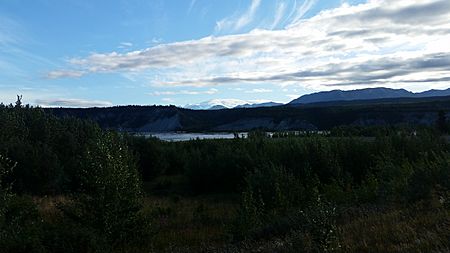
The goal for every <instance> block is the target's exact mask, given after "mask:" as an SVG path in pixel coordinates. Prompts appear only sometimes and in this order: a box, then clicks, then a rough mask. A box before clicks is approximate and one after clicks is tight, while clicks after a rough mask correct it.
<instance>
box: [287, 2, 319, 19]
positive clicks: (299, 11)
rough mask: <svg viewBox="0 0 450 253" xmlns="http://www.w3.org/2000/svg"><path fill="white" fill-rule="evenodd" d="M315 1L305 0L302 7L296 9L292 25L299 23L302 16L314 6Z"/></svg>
mask: <svg viewBox="0 0 450 253" xmlns="http://www.w3.org/2000/svg"><path fill="white" fill-rule="evenodd" d="M316 2H317V0H305V1H304V2H303V4H302V5H300V6H299V7H298V9H297V10H296V13H295V17H294V19H293V21H292V23H294V24H295V23H297V22H299V21H300V20H301V19H302V18H303V16H305V14H306V13H307V12H308V11H309V10H310V9H311V8H312V7H313V6H314V4H316Z"/></svg>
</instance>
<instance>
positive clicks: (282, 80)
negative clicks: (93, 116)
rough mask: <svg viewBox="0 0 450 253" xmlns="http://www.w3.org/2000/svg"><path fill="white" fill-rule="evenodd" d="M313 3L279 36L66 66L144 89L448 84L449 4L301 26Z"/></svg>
mask: <svg viewBox="0 0 450 253" xmlns="http://www.w3.org/2000/svg"><path fill="white" fill-rule="evenodd" d="M313 3H314V1H306V2H304V3H303V4H302V5H301V6H300V7H299V8H297V10H296V14H295V15H294V16H295V19H294V20H298V21H300V20H301V22H297V23H295V24H291V25H288V26H287V27H286V28H285V29H282V30H262V29H257V30H253V31H251V32H249V33H245V34H238V35H227V36H220V37H213V36H211V37H205V38H202V39H199V40H191V41H183V42H177V43H168V44H161V45H158V46H155V47H150V48H147V49H144V50H139V51H133V52H129V53H117V52H111V53H107V54H99V53H95V54H92V55H90V56H88V57H84V58H76V59H71V60H70V62H69V63H70V65H71V66H72V68H73V70H74V71H78V72H76V73H82V74H87V73H97V72H102V73H108V72H137V73H143V72H144V73H149V76H156V77H157V78H158V79H156V77H155V79H150V82H151V83H152V84H153V85H159V86H191V87H198V86H210V85H220V84H242V83H262V82H263V83H270V84H276V85H280V86H287V85H297V86H302V87H306V88H308V89H330V88H336V87H339V88H349V87H352V85H358V86H361V87H369V86H373V85H377V86H379V85H383V86H388V87H389V86H390V87H398V86H399V85H401V86H402V87H404V88H410V89H412V90H414V89H416V90H417V89H422V88H423V87H426V88H435V87H439V86H442V85H443V83H445V82H446V80H448V78H450V67H449V66H450V22H448V20H450V2H449V1H448V0H416V1H409V0H396V1H395V2H393V1H390V0H384V1H383V0H376V1H375V0H374V1H369V2H367V3H365V4H360V5H356V6H349V5H342V6H341V7H339V8H336V9H333V10H327V11H322V12H321V13H319V14H318V15H316V16H314V17H311V18H307V19H304V13H306V11H307V10H308V9H309V8H310V6H311V5H312V4H313ZM259 4H260V3H259V1H253V2H252V5H255V6H258V5H259ZM308 6H309V7H308ZM236 20H237V19H236ZM244 23H245V22H244ZM155 73H157V74H158V75H153V74H155ZM53 76H58V75H53ZM63 76H64V75H60V77H63ZM75 76H76V75H75ZM161 76H163V78H162V77H161ZM430 77H432V78H430ZM150 78H151V77H150Z"/></svg>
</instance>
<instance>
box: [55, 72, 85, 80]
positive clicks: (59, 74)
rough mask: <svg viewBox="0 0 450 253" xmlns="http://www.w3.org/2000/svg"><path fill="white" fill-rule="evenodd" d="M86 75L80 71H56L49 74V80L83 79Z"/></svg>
mask: <svg viewBox="0 0 450 253" xmlns="http://www.w3.org/2000/svg"><path fill="white" fill-rule="evenodd" d="M84 74H86V72H85V71H79V70H55V71H50V72H48V73H47V75H46V78H47V79H58V78H67V77H81V76H83V75H84Z"/></svg>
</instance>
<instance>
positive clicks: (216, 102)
mask: <svg viewBox="0 0 450 253" xmlns="http://www.w3.org/2000/svg"><path fill="white" fill-rule="evenodd" d="M276 105H281V104H280V103H274V102H269V101H252V100H250V101H245V100H241V99H212V100H209V101H206V102H202V103H199V104H188V105H186V106H184V108H187V109H192V110H220V109H231V108H254V107H269V106H276Z"/></svg>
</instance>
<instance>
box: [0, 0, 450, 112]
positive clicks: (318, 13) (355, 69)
mask: <svg viewBox="0 0 450 253" xmlns="http://www.w3.org/2000/svg"><path fill="white" fill-rule="evenodd" d="M411 17H414V18H411ZM449 20H450V4H449V3H448V1H447V0H416V1H411V0H408V1H407V0H371V1H368V2H367V1H342V0H297V1H296V0H227V1H223V0H170V1H169V0H147V1H145V0H117V1H107V0H97V1H91V0H33V1H29V0H11V1H6V0H5V1H2V2H1V3H0V101H3V102H6V103H9V102H13V101H14V100H15V95H16V94H23V95H24V101H25V102H26V103H31V104H39V105H42V106H82V107H86V106H108V105H124V104H175V105H180V106H183V105H186V104H195V103H200V102H203V101H207V100H212V99H216V100H218V99H222V100H227V99H234V101H240V100H242V101H246V102H263V101H269V100H271V101H278V102H288V101H290V100H292V99H293V98H295V97H298V96H300V95H303V94H305V93H310V92H315V91H321V90H331V89H355V88H364V87H379V86H385V87H391V88H407V89H409V90H412V91H422V90H426V89H431V88H436V89H442V88H448V86H449V85H448V81H449V80H450V67H449V65H450V64H449V63H450V46H449V45H450V39H449V34H450V32H449V31H450V24H449V23H450V22H449ZM236 103H238V102H236Z"/></svg>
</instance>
